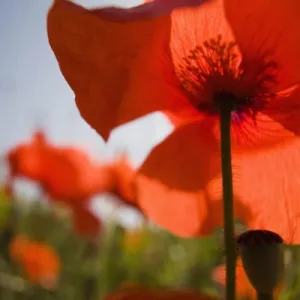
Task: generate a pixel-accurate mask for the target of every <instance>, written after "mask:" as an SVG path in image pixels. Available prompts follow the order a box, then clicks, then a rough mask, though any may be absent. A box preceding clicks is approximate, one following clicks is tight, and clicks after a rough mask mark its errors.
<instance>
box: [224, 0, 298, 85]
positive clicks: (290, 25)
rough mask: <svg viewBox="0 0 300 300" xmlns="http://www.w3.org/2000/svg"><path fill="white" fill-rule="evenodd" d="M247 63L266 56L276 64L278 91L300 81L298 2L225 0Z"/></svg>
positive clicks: (248, 64)
mask: <svg viewBox="0 0 300 300" xmlns="http://www.w3.org/2000/svg"><path fill="white" fill-rule="evenodd" d="M224 6H225V11H226V16H227V18H228V21H229V23H230V24H231V26H232V30H233V32H234V34H235V37H236V41H237V44H238V46H239V48H240V49H241V52H242V54H243V57H244V62H245V64H246V65H247V66H248V67H249V68H251V66H253V62H255V61H261V59H262V58H264V56H265V55H267V56H269V57H268V59H271V60H273V61H274V62H275V63H276V64H277V71H278V77H277V80H278V83H276V86H277V88H278V89H279V90H282V89H284V88H287V87H289V86H291V85H294V84H297V83H299V82H300V72H299V69H300V55H299V53H300V33H299V31H298V30H297V28H299V26H300V19H299V15H300V2H299V1H298V0H288V1H281V0H265V1H261V0H253V1H240V0H224Z"/></svg>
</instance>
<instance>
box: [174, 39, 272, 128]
mask: <svg viewBox="0 0 300 300" xmlns="http://www.w3.org/2000/svg"><path fill="white" fill-rule="evenodd" d="M276 71H277V65H276V63H275V62H274V61H272V60H270V59H269V56H268V55H262V56H261V57H260V59H258V60H256V61H255V62H251V64H249V63H248V62H247V64H246V63H245V62H244V61H242V60H241V55H240V54H239V52H238V49H237V46H236V44H235V43H233V42H225V41H223V39H222V37H221V36H218V37H217V38H216V39H210V40H207V41H205V42H204V43H203V44H202V45H201V46H197V47H195V48H194V49H192V50H191V51H190V55H188V56H187V57H185V58H183V63H182V64H181V65H180V66H179V79H180V82H181V86H182V88H183V90H184V91H185V92H186V93H187V95H188V98H189V99H190V102H191V103H192V104H193V105H194V106H195V107H196V108H197V109H199V110H201V111H203V112H207V113H209V114H219V111H220V103H221V102H223V101H226V103H228V105H229V106H230V109H231V110H232V116H233V120H234V121H236V122H238V121H241V120H242V119H243V117H244V116H245V115H247V116H251V117H252V118H255V115H256V113H257V112H258V111H260V110H261V109H262V108H263V107H264V105H265V104H266V103H267V102H269V101H270V100H271V98H273V97H274V96H275V94H274V93H273V92H272V88H273V87H274V85H275V84H276Z"/></svg>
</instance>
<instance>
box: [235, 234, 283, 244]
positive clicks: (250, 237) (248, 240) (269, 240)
mask: <svg viewBox="0 0 300 300" xmlns="http://www.w3.org/2000/svg"><path fill="white" fill-rule="evenodd" d="M282 243H283V239H282V238H281V236H280V235H279V234H277V233H275V232H273V231H270V230H248V231H246V232H244V233H242V234H241V235H240V236H239V237H238V238H237V244H238V245H244V246H253V245H271V244H282Z"/></svg>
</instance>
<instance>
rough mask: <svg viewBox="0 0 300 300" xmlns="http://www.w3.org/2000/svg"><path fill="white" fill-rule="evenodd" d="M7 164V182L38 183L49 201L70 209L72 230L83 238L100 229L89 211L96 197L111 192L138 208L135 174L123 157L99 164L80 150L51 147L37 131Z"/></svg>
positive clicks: (12, 152)
mask: <svg viewBox="0 0 300 300" xmlns="http://www.w3.org/2000/svg"><path fill="white" fill-rule="evenodd" d="M7 160H8V164H9V169H10V178H9V181H10V182H12V181H13V180H14V178H15V177H18V176H22V177H26V178H28V179H31V180H34V181H36V182H38V183H39V184H40V185H41V187H42V188H43V190H44V192H45V193H46V194H47V195H48V196H49V199H50V200H51V201H56V202H60V203H63V204H66V205H67V206H69V207H70V208H71V209H72V212H73V222H74V228H75V229H76V231H77V232H78V233H80V234H82V235H86V236H91V235H95V234H96V233H97V232H99V231H100V228H101V222H100V220H99V218H98V217H96V216H95V215H94V214H93V213H92V212H91V210H90V209H89V208H88V204H89V200H90V199H91V198H92V197H93V196H95V195H100V194H102V193H105V192H110V193H113V194H115V195H117V196H118V197H119V199H121V200H122V201H123V202H124V203H125V204H127V205H130V206H132V207H135V208H138V207H137V199H136V197H135V190H134V186H133V178H134V175H135V172H134V170H133V169H132V168H131V166H130V164H129V162H127V160H126V159H125V158H124V157H121V158H119V159H116V160H115V161H113V162H111V163H107V164H99V163H96V162H93V161H92V160H91V159H90V158H89V157H88V156H87V155H86V154H85V153H84V152H82V151H80V150H77V149H75V148H71V147H62V146H54V145H52V144H51V143H50V142H49V141H48V140H47V139H46V136H45V135H44V134H43V132H41V131H37V132H35V134H34V135H33V138H32V141H31V142H28V143H24V144H20V145H18V146H16V147H15V148H13V149H12V150H11V151H9V153H8V154H7ZM11 185H12V184H11V183H10V184H9V186H11Z"/></svg>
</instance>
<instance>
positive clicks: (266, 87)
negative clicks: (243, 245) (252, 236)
mask: <svg viewBox="0 0 300 300" xmlns="http://www.w3.org/2000/svg"><path fill="white" fill-rule="evenodd" d="M202 2H204V1H201V0H198V1H197V0H190V1H189V0H173V1H167V0H156V1H153V2H150V3H146V4H143V5H140V6H138V7H135V8H130V9H118V8H105V9H92V10H88V9H85V8H83V7H81V6H78V5H76V4H74V3H72V2H69V1H66V0H56V1H55V2H54V4H53V6H52V8H51V9H50V11H49V14H48V35H49V41H50V45H51V47H52V49H53V51H54V54H55V55H56V58H57V60H58V63H59V66H60V69H61V71H62V73H63V75H64V76H65V78H66V80H67V81H68V83H69V85H70V86H71V88H72V89H73V91H74V93H75V95H76V103H77V106H78V108H79V110H80V112H81V115H82V116H83V118H84V119H85V120H86V121H87V122H88V123H89V124H90V125H91V126H92V127H93V128H95V129H96V130H97V131H98V132H99V133H100V134H101V135H102V137H104V138H105V139H106V138H107V137H108V135H109V133H110V131H111V130H112V129H113V128H114V127H116V126H118V125H120V124H123V123H125V122H128V121H131V120H133V119H136V118H138V117H141V116H142V115H145V114H148V113H150V112H153V111H162V112H164V113H165V114H166V116H167V117H169V119H170V120H171V121H172V122H173V124H174V127H175V130H174V132H173V133H172V134H171V135H170V136H169V137H168V138H166V139H165V140H164V141H163V142H162V143H161V144H160V145H158V146H157V147H156V148H155V149H154V150H153V151H152V153H151V154H150V156H149V157H148V159H147V161H146V162H145V163H144V165H143V166H142V168H141V170H140V174H141V175H140V176H139V177H138V180H137V186H138V192H139V194H138V199H139V203H140V205H141V207H142V208H143V210H144V212H145V214H146V215H147V216H149V217H150V218H151V219H153V220H154V221H156V222H157V223H158V224H160V225H162V226H163V227H165V228H167V229H169V230H171V231H172V232H174V233H176V234H179V235H185V236H191V235H198V234H203V226H204V224H203V222H204V220H207V219H208V218H212V220H216V221H218V222H217V223H216V224H215V225H219V223H220V222H219V221H220V219H219V218H217V217H216V215H217V216H219V215H220V214H221V213H220V209H217V210H215V211H214V210H213V209H211V207H213V205H214V202H215V201H217V200H219V199H220V197H221V191H222V189H221V185H220V182H219V180H218V177H219V175H220V163H219V157H220V153H219V135H220V133H219V109H220V103H221V102H222V103H224V101H226V103H228V105H230V107H231V109H232V126H231V131H232V149H233V177H234V178H233V180H234V192H235V194H236V195H237V197H238V199H239V201H237V200H236V202H235V208H236V217H238V218H240V219H242V220H243V221H245V222H247V224H248V225H249V226H250V227H252V228H256V227H259V228H268V229H270V230H272V231H276V232H278V233H279V234H280V235H281V236H283V237H284V238H285V239H288V240H291V239H292V240H293V241H294V242H297V241H298V242H299V241H300V233H298V231H299V230H297V228H296V226H295V224H296V220H297V219H298V217H299V213H300V205H299V204H298V203H299V201H298V194H299V191H300V190H299V189H300V186H299V171H298V170H299V167H300V160H299V153H300V152H299V149H300V148H299V145H300V144H299V138H298V134H299V128H300V127H299V125H298V124H299V114H298V111H299V103H300V102H299V101H298V99H299V96H300V90H299V88H298V84H299V81H300V72H299V69H300V68H299V67H300V34H299V33H298V31H297V30H296V28H298V25H299V17H298V16H299V13H300V2H299V1H298V0H287V1H280V0H273V1H271V0H265V1H263V2H262V1H261V0H253V1H246V2H245V1H243V2H242V1H238V0H214V1H205V2H204V5H201V6H199V5H200V4H202ZM245 210H246V211H247V210H248V211H249V212H251V214H250V213H249V214H246V215H247V216H246V217H245ZM249 215H251V218H250V217H249ZM278 220H280V221H278ZM211 228H213V226H211Z"/></svg>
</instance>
